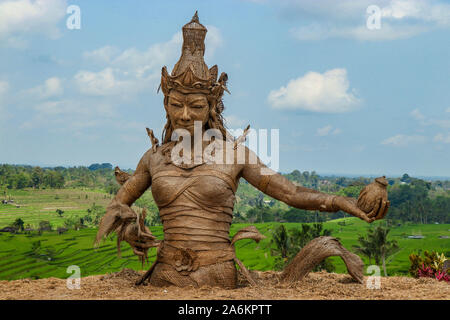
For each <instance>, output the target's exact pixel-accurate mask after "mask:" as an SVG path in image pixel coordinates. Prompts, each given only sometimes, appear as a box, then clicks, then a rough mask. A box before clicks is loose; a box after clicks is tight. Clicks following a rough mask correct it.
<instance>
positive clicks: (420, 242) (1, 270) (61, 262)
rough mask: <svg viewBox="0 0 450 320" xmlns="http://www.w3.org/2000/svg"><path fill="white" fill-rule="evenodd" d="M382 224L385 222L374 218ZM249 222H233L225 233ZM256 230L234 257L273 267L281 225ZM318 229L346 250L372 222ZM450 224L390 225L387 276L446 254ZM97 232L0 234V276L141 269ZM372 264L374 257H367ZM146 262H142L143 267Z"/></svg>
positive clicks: (337, 262) (126, 250) (155, 229)
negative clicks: (426, 254) (425, 255)
mask: <svg viewBox="0 0 450 320" xmlns="http://www.w3.org/2000/svg"><path fill="white" fill-rule="evenodd" d="M375 224H376V225H382V224H384V222H375ZM283 225H284V226H285V227H286V230H287V232H289V233H291V232H292V231H293V230H294V229H301V228H302V226H301V224H299V223H285V224H283ZM245 226H248V224H233V225H232V227H231V232H230V237H231V236H233V235H234V234H235V233H236V232H237V231H238V230H240V229H241V228H244V227H245ZM255 226H256V227H257V228H258V230H259V231H260V232H261V233H263V234H264V235H266V236H267V238H266V239H263V240H261V241H260V243H255V242H254V241H253V240H250V239H246V240H241V241H238V242H237V243H236V253H237V257H238V258H239V259H240V260H241V261H242V262H243V263H244V264H245V265H246V266H247V267H248V268H250V269H253V270H262V271H266V270H273V269H274V265H275V263H276V261H275V259H276V257H274V256H272V255H271V250H272V249H276V248H275V246H274V245H273V242H272V234H273V232H274V231H275V230H276V229H277V228H278V227H279V226H280V223H274V222H271V223H262V224H255ZM323 228H324V229H327V230H330V232H331V233H332V236H334V237H337V238H339V239H340V241H341V242H342V244H343V245H344V246H345V247H346V248H348V249H350V250H351V248H352V246H353V245H357V244H358V240H357V239H358V235H363V234H365V233H366V232H367V230H368V228H371V226H369V225H367V223H365V222H364V221H361V220H359V219H356V218H345V219H339V220H334V221H329V222H326V223H324V224H323ZM150 230H151V231H152V233H153V234H154V235H155V236H156V237H158V238H159V239H162V237H163V233H162V227H161V226H152V227H150ZM449 230H450V225H448V224H447V225H443V224H441V225H417V224H407V225H403V226H401V227H391V232H390V233H389V237H390V239H393V240H396V241H397V243H398V246H399V248H400V250H399V251H397V252H396V253H395V254H394V255H392V256H391V257H390V258H389V259H387V261H386V268H387V273H388V274H389V275H408V270H409V268H410V261H409V255H410V254H411V253H413V252H415V253H418V252H421V251H423V250H429V251H433V250H434V251H437V252H444V253H445V252H447V253H446V255H447V256H448V255H449V253H448V250H449V248H450V239H448V238H447V239H445V238H440V237H442V236H450V231H449ZM96 232H97V230H96V229H94V228H86V229H80V230H79V231H75V230H69V231H67V232H65V233H63V234H61V235H60V234H58V232H57V231H51V232H43V233H42V235H41V236H39V235H38V234H37V233H35V232H31V233H30V234H10V233H0V279H20V278H24V277H30V278H38V277H39V278H45V277H60V278H67V277H68V276H69V274H67V273H66V269H67V267H68V266H70V265H78V266H79V267H80V268H81V273H82V276H88V275H93V274H104V273H107V272H114V271H119V270H121V269H122V268H132V269H135V270H142V266H141V264H140V262H139V260H138V258H137V256H135V255H134V254H133V252H132V250H131V248H130V246H129V245H128V244H127V243H126V242H123V243H122V245H121V250H122V258H119V257H118V256H117V251H116V237H115V236H114V235H113V236H111V237H109V238H108V239H107V240H106V241H104V242H103V243H102V244H101V245H100V247H99V248H98V249H96V250H94V248H93V241H94V238H95V234H96ZM419 233H420V234H421V235H423V236H424V237H425V238H423V239H408V238H407V236H408V235H411V234H419ZM154 259H155V249H151V250H150V251H149V261H150V263H151V262H152V261H154ZM362 259H363V261H364V262H365V265H366V266H368V265H369V261H368V259H367V258H365V257H362ZM330 262H332V263H333V265H334V266H335V268H336V270H335V272H338V273H345V272H346V268H345V265H344V263H343V262H342V260H341V259H340V258H338V257H332V258H330ZM371 262H372V263H373V260H372V261H371ZM148 267H149V265H146V266H144V268H148Z"/></svg>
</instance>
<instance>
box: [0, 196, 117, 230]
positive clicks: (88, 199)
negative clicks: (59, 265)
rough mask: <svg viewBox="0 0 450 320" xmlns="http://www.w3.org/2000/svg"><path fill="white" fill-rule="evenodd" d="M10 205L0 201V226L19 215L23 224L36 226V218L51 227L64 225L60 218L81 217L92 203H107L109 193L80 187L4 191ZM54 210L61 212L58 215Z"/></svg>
mask: <svg viewBox="0 0 450 320" xmlns="http://www.w3.org/2000/svg"><path fill="white" fill-rule="evenodd" d="M8 195H9V196H10V197H11V198H12V199H14V204H13V205H12V204H9V205H2V204H0V228H3V227H6V226H8V225H10V224H11V223H13V222H14V220H16V219H17V218H21V219H22V220H23V221H24V223H25V225H27V224H30V225H31V226H33V227H34V228H37V227H38V225H39V221H42V220H48V221H50V223H51V224H52V226H54V227H60V226H63V225H64V219H66V218H73V217H83V216H84V215H86V214H87V212H86V210H87V209H88V208H90V207H91V206H92V204H93V203H95V204H97V205H101V206H107V205H108V203H109V202H110V201H111V199H112V196H111V195H109V194H106V193H104V192H102V191H95V190H94V191H93V190H82V189H56V190H55V189H51V190H32V189H29V190H8ZM56 209H61V210H63V211H64V214H63V216H62V217H60V216H59V215H58V214H57V213H56Z"/></svg>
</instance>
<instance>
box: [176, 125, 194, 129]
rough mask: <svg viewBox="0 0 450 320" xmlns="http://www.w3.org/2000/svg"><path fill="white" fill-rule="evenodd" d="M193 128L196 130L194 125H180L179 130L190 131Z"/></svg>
mask: <svg viewBox="0 0 450 320" xmlns="http://www.w3.org/2000/svg"><path fill="white" fill-rule="evenodd" d="M191 128H194V125H193V124H188V125H182V124H179V125H178V129H187V130H189V129H191Z"/></svg>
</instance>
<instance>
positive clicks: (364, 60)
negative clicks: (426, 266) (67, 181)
mask: <svg viewBox="0 0 450 320" xmlns="http://www.w3.org/2000/svg"><path fill="white" fill-rule="evenodd" d="M73 4H74V5H78V6H79V8H80V10H81V29H79V30H78V29H75V30H69V29H68V28H67V27H66V20H67V19H68V17H69V16H70V14H67V13H66V9H67V7H68V6H69V5H73ZM370 5H376V6H377V7H378V8H379V9H380V11H379V13H380V17H381V20H380V28H379V29H374V30H371V29H369V28H368V27H367V23H366V22H367V20H368V19H370V18H371V14H372V12H369V13H367V8H368V7H369V6H370ZM195 10H198V12H199V17H200V21H201V22H202V23H203V24H204V25H206V27H207V28H208V34H207V43H206V57H205V59H206V63H207V64H208V65H209V66H212V65H214V64H217V65H218V66H219V72H222V71H224V72H227V73H228V76H229V89H230V91H231V95H226V96H225V99H224V100H225V101H224V102H225V107H226V109H225V112H224V115H225V117H226V119H227V120H228V121H227V123H228V127H230V128H244V127H245V126H246V125H247V124H250V125H251V126H252V128H255V129H279V130H280V133H279V134H280V171H282V172H287V171H291V170H293V169H299V170H301V171H304V170H309V171H310V170H316V171H317V172H318V173H335V174H365V175H368V174H374V175H382V174H385V175H401V174H403V173H405V172H407V173H409V174H410V175H413V176H447V177H450V165H449V163H450V59H449V58H450V2H449V1H444V0H440V1H438V0H436V1H421V0H409V1H396V0H383V1H376V0H370V1H366V0H360V1H350V0H342V1H334V0H322V1H313V0H305V1H300V0H298V1H294V0H283V1H270V0H267V1H264V0H261V1H220V2H219V1H189V2H188V1H137V0H130V1H111V0H108V1H107V0H104V1H103V0H96V1H87V0H85V1H65V0H41V1H34V0H17V1H12V0H0V150H1V151H0V163H15V164H31V165H44V166H56V165H63V166H74V165H77V166H78V165H89V164H91V163H94V162H110V163H112V164H113V165H119V166H121V167H124V168H129V167H131V168H134V167H135V166H136V164H137V162H138V160H139V158H140V157H141V156H142V154H143V153H144V152H145V151H146V150H147V149H148V147H149V146H150V142H149V139H148V137H147V135H146V132H145V127H150V128H152V129H154V131H155V132H156V133H157V135H158V136H160V134H161V130H162V127H163V125H164V123H165V112H164V109H163V106H162V100H163V97H162V95H161V94H157V93H156V89H157V87H158V85H159V81H160V72H161V67H162V66H164V65H167V67H168V68H169V70H171V69H172V67H173V65H174V63H175V62H176V61H177V60H178V58H179V55H180V52H181V33H180V32H181V27H182V26H183V25H184V24H185V23H186V22H188V21H189V20H190V18H191V17H192V15H193V13H194V12H195Z"/></svg>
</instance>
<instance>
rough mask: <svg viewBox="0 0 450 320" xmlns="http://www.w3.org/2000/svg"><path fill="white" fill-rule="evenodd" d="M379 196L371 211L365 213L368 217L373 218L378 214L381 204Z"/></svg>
mask: <svg viewBox="0 0 450 320" xmlns="http://www.w3.org/2000/svg"><path fill="white" fill-rule="evenodd" d="M381 201H382V199H381V198H377V200H376V201H375V206H374V207H373V209H372V211H371V212H370V213H369V214H368V215H367V216H368V217H369V218H373V217H376V216H377V215H378V212H379V209H380V205H381Z"/></svg>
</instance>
